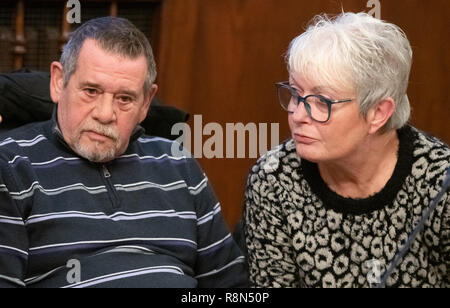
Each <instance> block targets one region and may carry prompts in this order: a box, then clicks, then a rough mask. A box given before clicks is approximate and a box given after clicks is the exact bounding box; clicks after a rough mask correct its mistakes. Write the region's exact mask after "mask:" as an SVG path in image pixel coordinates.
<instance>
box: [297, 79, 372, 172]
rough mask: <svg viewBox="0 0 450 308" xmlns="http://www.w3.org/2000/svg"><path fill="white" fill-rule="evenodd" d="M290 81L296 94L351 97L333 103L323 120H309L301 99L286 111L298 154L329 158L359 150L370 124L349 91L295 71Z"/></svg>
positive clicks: (307, 156)
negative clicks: (308, 77)
mask: <svg viewBox="0 0 450 308" xmlns="http://www.w3.org/2000/svg"><path fill="white" fill-rule="evenodd" d="M289 83H290V86H291V87H292V88H294V89H295V90H297V91H298V94H300V95H301V96H303V97H305V96H307V95H310V94H317V95H322V96H325V97H326V98H329V99H331V100H340V99H348V98H353V100H352V101H351V102H346V103H340V104H333V105H332V106H331V116H330V119H329V120H328V121H327V122H326V123H319V122H316V121H314V120H312V119H311V118H310V117H309V116H308V113H307V112H306V110H305V106H304V104H303V103H300V104H299V106H298V108H297V110H296V111H295V112H294V113H292V114H289V127H290V128H291V133H292V138H293V139H294V141H295V145H296V150H297V154H298V155H299V156H300V157H301V158H304V159H307V160H309V161H312V162H316V163H320V162H330V161H337V160H341V159H346V158H349V157H351V155H354V154H356V155H357V154H358V152H359V149H361V147H362V146H364V140H365V138H366V137H367V136H368V131H369V125H368V123H366V121H365V119H364V118H363V117H362V116H361V115H360V112H359V106H358V103H357V101H356V99H354V98H355V97H356V95H355V93H352V92H351V91H346V90H342V91H334V90H332V89H331V88H330V87H327V86H325V85H321V84H317V83H315V82H314V81H311V80H308V79H306V78H304V77H303V76H300V74H298V73H295V72H293V73H291V74H290V78H289Z"/></svg>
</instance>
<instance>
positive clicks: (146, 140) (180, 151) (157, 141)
mask: <svg viewBox="0 0 450 308" xmlns="http://www.w3.org/2000/svg"><path fill="white" fill-rule="evenodd" d="M135 144H137V149H136V150H137V151H139V152H141V154H144V155H149V156H157V157H160V156H165V157H169V158H172V159H175V160H183V159H191V158H192V155H191V153H190V152H189V151H187V150H186V149H184V148H183V147H182V145H181V144H180V143H178V142H177V141H174V140H169V139H166V138H162V137H155V136H149V135H143V136H141V137H139V138H138V139H137V140H136V141H135Z"/></svg>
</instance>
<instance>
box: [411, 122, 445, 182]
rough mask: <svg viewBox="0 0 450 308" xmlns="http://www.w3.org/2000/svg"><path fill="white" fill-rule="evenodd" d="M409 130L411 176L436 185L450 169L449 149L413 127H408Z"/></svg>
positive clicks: (438, 140) (443, 143)
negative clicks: (411, 161) (410, 140)
mask: <svg viewBox="0 0 450 308" xmlns="http://www.w3.org/2000/svg"><path fill="white" fill-rule="evenodd" d="M410 130H411V132H412V133H413V134H414V140H413V157H414V158H413V160H414V163H413V166H412V173H413V176H414V177H415V178H417V179H419V178H423V179H424V180H425V181H426V182H430V183H435V184H436V185H437V183H438V182H439V180H440V179H441V178H442V177H443V176H444V175H445V173H446V170H447V169H448V168H450V148H449V146H448V145H447V144H446V143H445V142H443V141H442V140H440V139H438V138H437V137H435V136H432V135H430V134H428V133H426V132H424V131H421V130H419V129H417V128H415V127H410Z"/></svg>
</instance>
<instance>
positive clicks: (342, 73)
mask: <svg viewBox="0 0 450 308" xmlns="http://www.w3.org/2000/svg"><path fill="white" fill-rule="evenodd" d="M286 62H287V65H288V70H289V72H290V73H292V72H298V73H300V74H301V75H302V76H305V78H307V79H309V80H312V81H315V82H319V83H323V84H321V85H326V86H329V87H331V88H332V89H334V90H338V89H340V90H343V89H345V90H352V91H355V93H356V99H357V101H358V103H359V104H360V111H361V114H362V115H363V116H364V117H365V116H366V115H367V113H368V111H369V110H370V108H372V107H373V106H374V105H376V104H377V103H378V102H379V101H380V100H382V99H384V98H387V97H392V98H393V99H394V101H395V103H396V108H395V112H394V114H393V115H392V116H391V118H390V119H389V120H388V122H387V123H386V124H385V126H384V127H383V128H382V130H381V131H388V130H391V129H399V128H401V127H402V126H403V125H405V124H406V122H407V121H408V119H409V116H410V113H411V108H410V105H409V100H408V97H407V95H406V90H407V87H408V79H409V73H410V69H411V62H412V50H411V46H410V43H409V41H408V39H407V38H406V35H405V33H404V32H403V31H402V30H401V29H400V28H399V27H398V26H396V25H394V24H391V23H388V22H385V21H381V20H379V19H376V18H374V17H372V16H370V15H368V14H366V13H357V14H355V13H342V14H340V15H338V16H336V17H334V18H329V17H328V16H327V15H319V16H316V17H315V18H314V19H313V20H312V23H311V24H310V26H309V27H308V28H307V30H306V31H305V32H304V33H303V34H301V35H299V36H298V37H296V38H295V39H294V40H293V41H292V42H291V44H290V45H289V49H288V52H287V55H286Z"/></svg>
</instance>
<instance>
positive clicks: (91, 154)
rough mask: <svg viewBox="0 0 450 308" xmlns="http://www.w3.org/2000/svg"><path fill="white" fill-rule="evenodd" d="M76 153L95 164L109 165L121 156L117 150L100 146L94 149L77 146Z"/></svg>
mask: <svg viewBox="0 0 450 308" xmlns="http://www.w3.org/2000/svg"><path fill="white" fill-rule="evenodd" d="M74 151H75V152H76V153H77V154H78V155H80V156H81V157H83V158H85V159H87V160H89V161H91V162H94V163H107V162H109V161H111V160H114V159H115V158H116V157H118V156H119V155H118V154H117V152H118V151H117V149H115V148H111V147H109V148H107V147H101V146H100V147H95V149H92V148H89V147H86V146H80V145H75V149H74Z"/></svg>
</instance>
